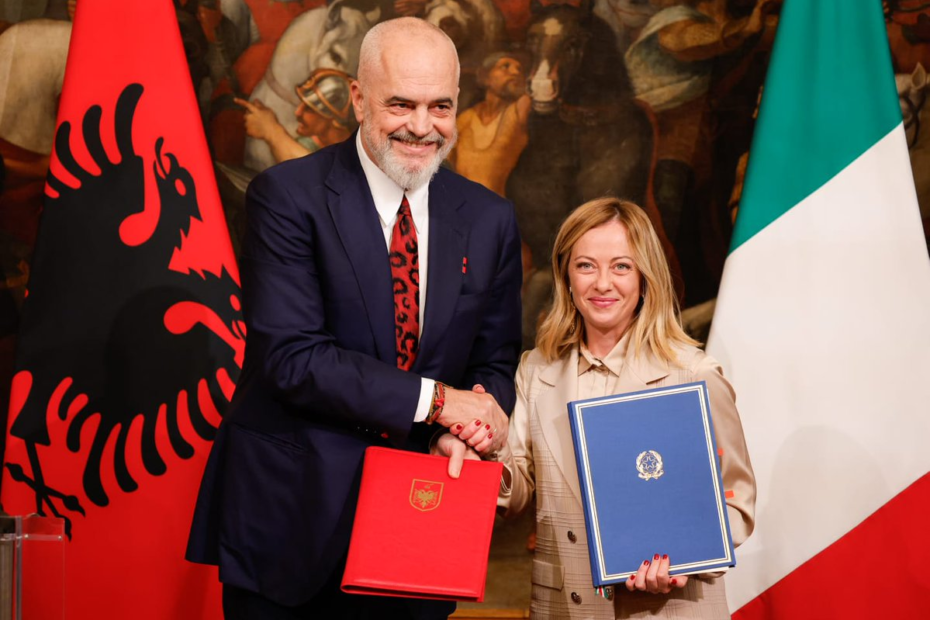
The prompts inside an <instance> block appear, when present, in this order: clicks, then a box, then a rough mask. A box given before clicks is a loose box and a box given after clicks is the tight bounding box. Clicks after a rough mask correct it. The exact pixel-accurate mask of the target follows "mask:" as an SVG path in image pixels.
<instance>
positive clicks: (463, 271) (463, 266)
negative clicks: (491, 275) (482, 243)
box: [462, 256, 468, 273]
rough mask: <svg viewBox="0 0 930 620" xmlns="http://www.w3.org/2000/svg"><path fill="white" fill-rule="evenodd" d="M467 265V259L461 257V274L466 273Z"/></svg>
mask: <svg viewBox="0 0 930 620" xmlns="http://www.w3.org/2000/svg"><path fill="white" fill-rule="evenodd" d="M467 265H468V257H466V256H463V257H462V273H465V272H466V271H468V267H467Z"/></svg>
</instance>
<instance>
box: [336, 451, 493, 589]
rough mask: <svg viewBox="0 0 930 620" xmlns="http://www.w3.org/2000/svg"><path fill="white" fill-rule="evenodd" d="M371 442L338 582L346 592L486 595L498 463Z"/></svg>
mask: <svg viewBox="0 0 930 620" xmlns="http://www.w3.org/2000/svg"><path fill="white" fill-rule="evenodd" d="M448 467H449V459H448V458H445V457H441V456H430V455H427V454H418V453H416V452H405V451H403V450H392V449H390V448H381V447H376V446H373V447H370V448H368V449H367V450H366V451H365V465H364V467H363V469H362V486H361V490H360V492H359V498H358V508H357V509H356V513H355V523H354V525H353V527H352V542H351V543H350V545H349V557H348V560H347V561H346V572H345V575H344V576H343V578H342V589H343V591H345V592H350V593H352V594H377V595H380V596H409V597H413V598H429V599H442V600H454V601H474V602H479V603H480V602H481V601H483V600H484V584H485V578H486V577H487V573H488V553H489V551H490V547H491V530H492V529H493V527H494V513H495V510H496V506H497V494H498V490H499V489H500V480H501V469H502V465H501V464H500V463H492V462H486V461H465V466H464V467H463V468H462V475H461V476H460V477H459V478H458V480H453V479H452V478H450V477H449V474H448V473H447V471H448Z"/></svg>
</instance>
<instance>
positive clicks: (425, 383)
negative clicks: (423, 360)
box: [413, 377, 436, 422]
mask: <svg viewBox="0 0 930 620" xmlns="http://www.w3.org/2000/svg"><path fill="white" fill-rule="evenodd" d="M435 386H436V382H435V381H433V380H432V379H427V378H425V377H424V378H422V379H420V399H419V400H418V401H417V413H416V415H415V416H414V417H413V421H414V422H423V421H424V420H426V416H427V415H429V406H430V403H432V402H433V388H434V387H435Z"/></svg>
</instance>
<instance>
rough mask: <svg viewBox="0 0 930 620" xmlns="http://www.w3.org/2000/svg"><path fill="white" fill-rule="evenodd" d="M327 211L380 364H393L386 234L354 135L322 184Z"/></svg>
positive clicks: (395, 354) (392, 308)
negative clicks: (352, 276)
mask: <svg viewBox="0 0 930 620" xmlns="http://www.w3.org/2000/svg"><path fill="white" fill-rule="evenodd" d="M326 185H327V187H329V188H330V189H331V190H332V191H331V192H330V193H329V196H328V201H327V206H328V207H329V212H330V215H331V216H332V218H333V222H334V223H335V225H336V231H337V232H338V234H339V240H340V241H341V242H342V245H343V247H344V248H345V251H346V254H347V255H348V257H349V261H350V262H351V263H352V269H353V271H354V272H355V279H356V281H357V282H358V288H359V294H360V295H361V297H362V300H363V301H364V303H365V309H366V310H367V313H368V322H369V324H370V325H371V331H372V334H373V335H374V340H375V349H376V351H377V354H378V359H380V360H381V361H383V362H388V363H390V364H395V363H396V361H397V353H396V350H395V349H396V343H395V339H394V290H393V286H392V279H391V267H390V262H389V261H388V255H387V247H386V246H385V244H384V233H383V232H382V230H381V225H380V220H379V219H378V212H377V210H375V203H374V200H373V199H372V197H371V190H369V189H368V182H367V180H366V179H365V173H364V171H363V170H362V164H361V162H359V159H358V152H357V151H356V147H355V134H353V135H352V138H350V139H348V140H346V141H345V142H344V143H343V144H342V146H341V147H340V151H339V154H338V155H337V156H336V159H335V163H334V165H333V169H332V170H331V171H330V174H329V177H327V179H326Z"/></svg>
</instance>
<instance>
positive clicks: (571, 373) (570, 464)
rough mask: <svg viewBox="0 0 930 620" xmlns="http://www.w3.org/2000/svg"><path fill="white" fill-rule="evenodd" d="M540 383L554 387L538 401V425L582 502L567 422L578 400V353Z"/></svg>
mask: <svg viewBox="0 0 930 620" xmlns="http://www.w3.org/2000/svg"><path fill="white" fill-rule="evenodd" d="M539 380H540V381H541V382H542V383H544V384H546V385H549V386H551V391H550V392H540V393H539V395H538V396H537V397H536V410H537V414H538V415H539V425H540V427H541V429H542V434H543V437H544V438H545V440H546V445H547V446H548V447H549V452H551V453H552V458H553V460H554V461H555V462H556V464H557V465H558V466H559V469H560V470H561V471H562V476H563V477H564V478H565V482H566V483H567V484H568V487H569V488H570V489H571V490H572V494H573V495H574V496H575V499H576V500H577V501H578V502H579V503H580V502H581V487H580V485H579V482H578V467H577V466H576V465H575V445H574V442H573V441H572V429H571V424H570V423H569V420H568V403H569V401H573V400H577V398H578V349H577V347H575V348H572V351H571V354H569V356H568V357H567V358H563V359H561V360H559V361H557V362H554V363H552V364H551V365H549V366H548V367H547V368H545V369H544V370H543V371H542V372H540V374H539Z"/></svg>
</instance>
